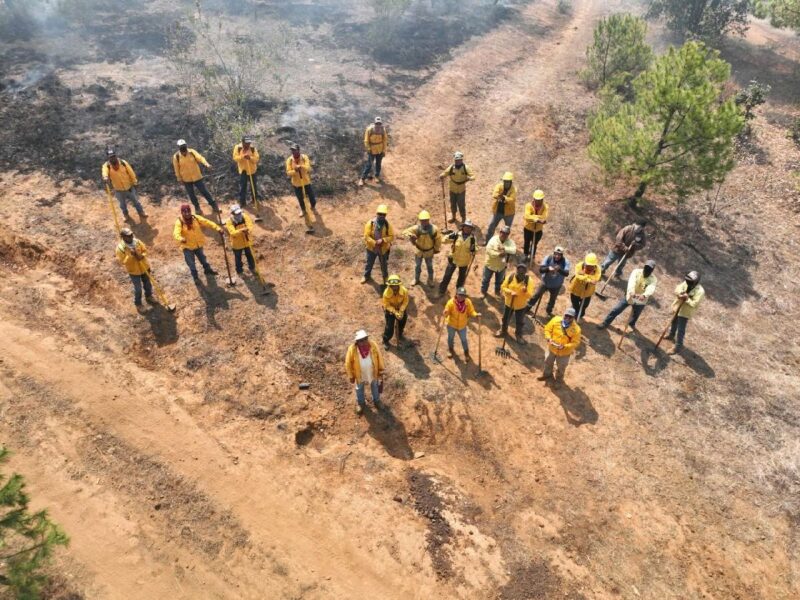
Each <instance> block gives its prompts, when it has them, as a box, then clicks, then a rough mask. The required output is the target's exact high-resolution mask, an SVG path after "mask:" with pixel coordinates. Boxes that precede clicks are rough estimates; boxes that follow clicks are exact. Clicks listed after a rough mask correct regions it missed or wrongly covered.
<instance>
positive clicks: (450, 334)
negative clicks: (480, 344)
mask: <svg viewBox="0 0 800 600" xmlns="http://www.w3.org/2000/svg"><path fill="white" fill-rule="evenodd" d="M456 333H458V337H459V338H460V339H461V347H462V348H463V349H464V354H469V344H468V343H467V328H466V327H464V328H462V329H456V328H455V327H450V325H448V326H447V347H448V348H450V350H452V349H453V342H454V341H455V339H456Z"/></svg>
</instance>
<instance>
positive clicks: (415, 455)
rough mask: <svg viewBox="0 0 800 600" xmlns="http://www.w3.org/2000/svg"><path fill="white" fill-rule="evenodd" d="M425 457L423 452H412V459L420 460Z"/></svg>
mask: <svg viewBox="0 0 800 600" xmlns="http://www.w3.org/2000/svg"><path fill="white" fill-rule="evenodd" d="M423 456H425V453H424V452H414V458H422V457H423Z"/></svg>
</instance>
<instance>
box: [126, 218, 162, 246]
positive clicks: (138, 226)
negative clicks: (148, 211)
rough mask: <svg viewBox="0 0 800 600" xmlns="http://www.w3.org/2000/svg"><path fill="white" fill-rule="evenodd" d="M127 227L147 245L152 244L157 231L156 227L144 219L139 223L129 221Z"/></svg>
mask: <svg viewBox="0 0 800 600" xmlns="http://www.w3.org/2000/svg"><path fill="white" fill-rule="evenodd" d="M129 227H130V228H131V230H132V231H133V234H134V235H135V236H136V237H137V238H139V239H140V240H142V241H143V242H144V243H145V244H146V245H148V246H150V245H152V243H153V240H154V239H156V234H157V233H158V229H156V228H154V227H153V226H152V225H150V222H149V221H147V220H146V219H142V220H141V222H139V223H130V222H129Z"/></svg>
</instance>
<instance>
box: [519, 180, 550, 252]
mask: <svg viewBox="0 0 800 600" xmlns="http://www.w3.org/2000/svg"><path fill="white" fill-rule="evenodd" d="M549 212H550V207H549V206H548V204H547V203H546V202H545V201H544V192H543V191H542V190H536V191H535V192H533V202H528V203H527V204H526V205H525V217H524V218H525V225H524V229H523V230H522V234H523V236H524V246H523V250H522V252H523V254H524V255H525V260H526V261H528V262H530V263H531V264H532V263H533V259H534V257H535V256H536V248H538V246H539V240H541V239H542V234H544V226H545V224H546V223H547V215H548V214H549Z"/></svg>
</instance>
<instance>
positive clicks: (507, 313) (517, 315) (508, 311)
mask: <svg viewBox="0 0 800 600" xmlns="http://www.w3.org/2000/svg"><path fill="white" fill-rule="evenodd" d="M526 312H527V311H526V310H525V308H520V309H518V310H514V309H513V308H511V307H510V306H506V308H505V310H504V311H503V333H505V332H506V331H507V330H508V324H509V322H510V321H511V315H514V333H516V334H517V335H521V334H522V328H523V327H524V326H525V313H526Z"/></svg>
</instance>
